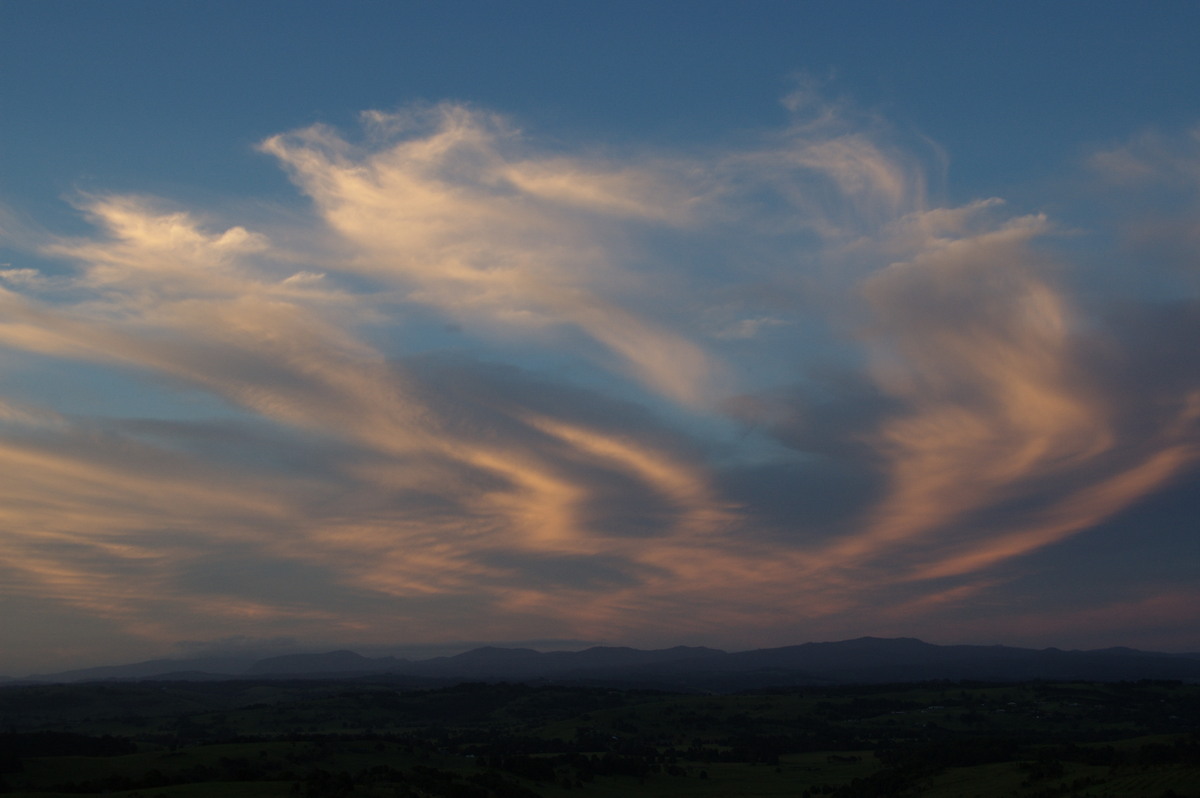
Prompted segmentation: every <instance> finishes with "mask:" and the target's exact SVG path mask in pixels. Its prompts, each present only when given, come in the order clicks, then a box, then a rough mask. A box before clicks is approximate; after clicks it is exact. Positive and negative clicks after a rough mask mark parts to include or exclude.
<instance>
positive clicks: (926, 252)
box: [0, 91, 1200, 642]
mask: <svg viewBox="0 0 1200 798" xmlns="http://www.w3.org/2000/svg"><path fill="white" fill-rule="evenodd" d="M787 106H788V108H789V111H790V113H791V114H792V122H791V123H790V124H789V125H788V126H786V128H785V129H784V130H782V131H779V132H776V133H773V134H770V135H764V136H762V137H761V138H760V139H759V140H758V141H757V142H756V143H754V144H752V145H748V146H746V147H744V148H742V149H740V150H729V149H727V150H724V151H710V152H708V153H704V154H703V155H698V154H696V153H695V152H690V153H669V154H664V153H662V152H658V153H654V154H635V155H630V154H628V153H625V154H619V155H616V154H612V153H608V154H606V155H598V154H595V153H596V150H592V151H588V152H584V153H583V154H573V153H564V152H563V151H562V148H555V149H551V148H549V147H545V146H542V145H539V143H538V142H537V141H536V139H534V138H532V137H530V136H527V135H525V134H523V133H522V132H521V131H519V130H518V129H517V128H516V127H515V125H514V124H513V123H512V122H510V121H508V120H506V119H504V118H503V117H500V116H498V115H496V114H492V113H489V112H485V111H481V110H478V109H472V108H468V107H464V106H460V105H453V104H443V105H437V106H432V107H423V108H416V109H409V110H404V111H400V112H396V113H386V114H385V113H374V112H373V113H369V114H366V115H365V116H364V125H365V133H364V134H363V137H362V139H361V140H359V141H352V140H351V139H350V138H348V137H347V136H346V135H345V134H343V133H341V132H338V131H335V130H332V129H330V128H325V127H312V128H308V129H305V130H300V131H296V132H293V133H288V134H283V135H279V136H274V137H271V138H269V139H267V140H266V141H265V142H263V144H262V150H263V151H264V152H265V153H267V154H269V155H271V156H273V157H274V158H276V159H278V161H279V162H280V163H281V164H282V165H283V166H284V167H285V168H286V170H287V172H288V174H289V175H290V176H291V177H292V179H293V181H294V182H295V183H296V185H297V186H298V187H299V189H300V190H301V191H302V192H303V194H304V195H305V197H307V201H308V202H309V203H310V206H309V210H308V211H307V216H306V218H305V219H304V221H303V223H301V224H297V225H296V226H295V227H290V226H288V225H287V224H280V223H278V222H276V223H274V224H271V225H268V224H265V223H256V220H255V219H234V220H230V219H228V218H225V217H223V216H222V214H221V213H220V212H219V211H218V209H208V210H207V211H201V210H180V209H177V208H170V207H167V206H165V205H164V204H163V203H162V202H161V201H158V200H152V199H149V198H145V197H131V196H104V195H95V196H88V197H84V198H82V199H81V200H80V208H81V211H82V212H83V213H84V214H85V215H86V217H87V218H88V219H89V220H90V221H91V222H92V223H93V224H94V226H95V230H96V232H95V233H94V234H93V235H88V236H80V237H73V238H68V237H49V236H46V235H44V234H38V235H37V236H35V239H36V245H34V246H33V249H32V250H27V251H28V252H29V254H28V257H26V260H27V261H28V263H16V262H14V263H13V264H11V265H10V266H6V268H5V269H4V270H0V345H3V346H4V347H5V349H6V351H8V352H9V353H17V354H20V357H21V358H23V360H22V361H21V363H22V365H21V368H23V369H33V370H35V371H36V369H37V368H38V367H39V365H40V366H42V367H46V368H49V367H52V366H55V367H57V366H58V365H59V364H64V363H65V364H85V365H87V366H88V368H90V369H92V371H91V372H89V373H90V374H92V375H93V376H91V377H88V378H87V379H93V380H94V379H104V377H97V376H96V375H97V374H99V375H111V377H112V379H118V378H119V379H120V380H126V381H134V384H138V385H141V386H144V390H145V391H146V393H147V396H149V397H150V398H151V399H152V400H153V402H156V403H157V405H158V406H160V407H161V408H162V413H161V415H160V417H159V418H157V419H154V418H143V417H138V414H137V413H129V414H111V413H109V414H105V413H99V412H97V413H94V414H81V413H79V412H78V410H77V409H76V410H74V411H72V410H70V409H68V407H67V406H65V405H62V404H60V403H59V402H58V400H57V399H56V397H53V396H44V395H43V396H40V397H39V396H37V395H36V391H35V390H33V389H32V388H31V389H30V390H28V391H25V392H17V393H19V394H20V395H19V396H18V395H17V393H14V395H13V398H12V399H11V400H5V401H4V402H3V403H2V404H0V430H2V437H0V469H2V470H3V472H4V473H5V474H6V475H10V476H7V477H6V479H5V480H4V482H3V484H2V485H0V507H3V508H4V509H3V511H2V516H3V521H4V527H5V529H6V530H7V532H6V534H5V535H4V537H3V538H2V539H0V551H2V552H3V554H4V560H5V563H6V565H5V567H4V570H3V580H4V589H5V590H6V591H7V592H8V593H9V594H10V595H19V596H23V597H30V596H34V597H37V598H38V599H39V600H45V601H47V602H50V603H52V604H53V605H54V606H57V607H60V608H66V609H63V611H64V612H76V613H81V614H83V615H86V616H89V617H102V618H105V619H107V621H106V622H108V623H111V624H113V625H115V626H116V627H118V628H120V629H123V630H124V631H125V632H126V633H128V634H131V635H140V636H142V637H144V638H146V639H152V640H176V639H180V638H189V639H203V638H205V637H206V636H207V637H212V638H221V637H228V636H229V635H248V636H256V635H262V634H264V633H266V634H269V635H281V636H288V637H295V638H299V639H304V638H314V637H316V638H319V639H322V640H326V639H345V640H353V639H370V640H375V641H383V640H385V639H386V638H388V637H389V636H398V635H405V636H407V637H406V639H409V640H423V641H429V642H436V641H438V640H448V639H463V638H466V637H474V638H479V639H487V638H489V637H491V638H495V637H513V638H532V637H538V636H546V635H551V636H561V637H572V638H586V639H593V640H594V639H624V640H636V639H638V638H639V635H640V636H643V637H648V636H650V635H651V634H652V630H655V629H664V628H669V629H672V630H674V633H675V634H676V635H677V637H678V639H700V638H702V637H704V636H708V638H707V639H714V640H717V641H721V640H733V639H739V636H745V638H746V639H747V640H749V639H750V638H751V637H754V638H755V640H757V641H765V640H767V639H768V638H770V637H771V635H772V634H787V633H789V630H793V629H795V628H797V627H796V624H797V623H798V621H797V619H803V622H804V623H807V624H809V626H808V627H807V628H809V629H820V628H830V629H832V628H834V627H835V626H836V624H837V623H842V624H844V625H848V626H854V627H855V628H856V629H859V630H862V631H869V630H870V629H878V628H879V626H873V625H872V624H874V623H878V624H899V623H901V622H902V621H904V620H905V619H903V618H899V617H898V616H897V613H898V612H900V611H899V610H897V609H896V608H904V611H903V613H902V614H907V616H906V617H907V620H908V621H909V622H911V623H912V624H914V625H918V626H919V625H920V624H921V623H927V622H929V623H931V622H932V621H930V620H928V619H934V618H937V617H939V613H944V612H946V608H947V607H951V606H954V605H956V604H958V603H961V602H970V601H976V600H985V597H989V596H990V597H993V598H991V599H986V600H997V599H995V598H994V597H996V596H1002V595H1004V591H1005V590H1006V589H1008V587H1007V586H1008V583H1009V580H1010V576H1011V575H1010V574H1009V572H1007V571H1006V570H1005V569H1006V568H1010V567H1011V565H1012V563H1013V562H1015V561H1018V560H1021V559H1022V558H1028V557H1030V556H1031V555H1033V554H1034V553H1036V552H1038V551H1039V550H1042V549H1044V548H1045V547H1047V546H1050V545H1053V544H1056V543H1060V542H1062V541H1064V540H1066V539H1068V538H1070V537H1071V536H1074V535H1077V534H1080V533H1083V532H1086V531H1087V530H1089V529H1091V528H1093V527H1095V526H1096V525H1097V524H1100V523H1102V522H1104V521H1106V520H1109V519H1112V518H1113V517H1115V516H1117V515H1118V514H1119V513H1121V512H1122V511H1124V510H1126V509H1127V508H1129V507H1132V506H1134V505H1136V504H1137V503H1138V502H1140V501H1142V500H1144V499H1145V498H1147V497H1150V496H1153V495H1154V494H1155V492H1156V491H1158V490H1160V489H1162V488H1163V487H1164V486H1167V485H1170V484H1172V481H1173V480H1177V479H1179V478H1180V477H1181V476H1182V475H1184V474H1188V473H1192V470H1194V467H1195V462H1196V459H1197V455H1198V454H1200V449H1198V448H1197V447H1198V441H1197V416H1198V412H1200V411H1198V410H1197V408H1200V382H1198V381H1197V377H1196V376H1195V375H1196V374H1197V373H1200V372H1197V371H1195V370H1188V369H1186V368H1184V369H1180V368H1175V364H1173V363H1172V362H1171V361H1170V360H1169V359H1164V358H1162V356H1161V352H1162V351H1163V349H1162V348H1163V345H1164V341H1176V344H1178V341H1177V339H1178V338H1179V337H1180V336H1181V335H1183V334H1185V333H1192V332H1195V331H1197V330H1200V325H1198V324H1197V323H1196V318H1198V316H1197V314H1196V307H1197V304H1196V293H1195V290H1194V289H1195V285H1194V283H1192V284H1191V286H1192V288H1191V289H1190V290H1191V293H1187V292H1186V291H1185V292H1184V293H1182V294H1179V295H1177V296H1176V297H1175V298H1173V299H1172V300H1171V302H1172V303H1173V304H1172V305H1171V308H1173V310H1170V312H1167V311H1166V310H1164V309H1163V308H1164V305H1163V303H1164V302H1165V300H1163V298H1162V297H1149V298H1145V297H1142V298H1136V297H1135V298H1130V297H1127V296H1126V297H1116V296H1109V295H1107V294H1105V293H1104V291H1103V290H1102V289H1100V288H1097V285H1099V284H1096V285H1089V283H1088V277H1087V270H1088V268H1104V269H1114V268H1134V267H1133V266H1128V265H1126V264H1124V263H1118V264H1114V262H1113V261H1112V259H1111V258H1098V259H1097V263H1099V264H1100V265H1099V266H1096V267H1093V266H1092V265H1091V264H1090V263H1089V262H1088V261H1087V259H1088V258H1089V257H1090V255H1089V253H1087V252H1086V251H1083V250H1081V249H1080V248H1078V247H1075V248H1073V249H1072V248H1068V247H1061V246H1058V243H1059V241H1058V236H1059V231H1058V228H1057V227H1056V225H1055V222H1054V220H1053V219H1052V218H1048V217H1047V216H1046V215H1044V214H1042V213H1038V212H1033V213H1023V212H1010V211H1008V210H1007V209H1006V207H1005V206H1004V204H1003V203H1002V202H1000V201H999V200H996V199H981V200H978V201H975V202H972V203H969V204H967V205H964V206H960V207H939V206H938V204H937V203H936V202H935V201H934V200H932V199H931V198H930V196H929V191H928V189H927V183H928V182H930V178H929V177H928V176H927V175H928V174H930V173H936V172H937V170H938V169H939V168H940V167H939V166H938V165H937V164H936V163H935V164H934V165H932V166H925V167H922V158H921V157H918V156H917V155H914V154H912V151H911V150H907V149H905V147H904V145H903V143H902V141H901V138H900V137H899V136H898V135H897V134H896V133H895V132H894V131H893V130H892V129H891V128H889V127H888V126H887V125H886V124H885V123H883V122H882V121H881V120H879V119H877V118H875V117H872V116H870V115H867V114H864V113H862V112H859V111H855V110H854V109H853V108H852V107H850V106H849V105H848V104H845V103H842V104H836V103H833V104H831V103H827V102H824V101H822V100H820V99H819V97H818V96H817V95H815V94H813V93H812V92H811V91H807V93H802V94H797V95H796V96H794V97H792V98H790V99H789V100H788V102H787ZM1190 146H1191V145H1187V146H1185V145H1182V144H1178V145H1176V144H1172V145H1171V146H1170V147H1167V146H1166V145H1163V144H1162V143H1161V142H1160V141H1159V140H1158V139H1154V138H1150V139H1145V140H1141V141H1139V142H1136V143H1135V144H1133V145H1131V146H1130V147H1127V148H1121V149H1114V150H1111V151H1109V152H1105V153H1101V154H1099V155H1096V156H1095V157H1094V158H1093V161H1092V165H1093V166H1094V167H1095V169H1096V170H1098V172H1099V173H1100V174H1101V175H1103V176H1104V178H1105V179H1106V180H1111V181H1116V182H1117V183H1119V184H1120V185H1121V186H1128V185H1130V184H1131V183H1137V184H1138V185H1140V186H1145V187H1147V188H1146V190H1154V191H1157V190H1164V191H1166V190H1169V191H1173V192H1176V193H1178V192H1185V193H1186V192H1195V190H1196V188H1197V187H1198V186H1197V181H1196V175H1200V170H1197V169H1196V168H1195V164H1196V163H1200V159H1197V158H1196V157H1195V154H1194V150H1193V149H1189V147H1190ZM935 156H936V153H935ZM926 160H928V159H926ZM934 160H936V157H935V158H934ZM937 179H940V178H936V177H935V182H936V180H937ZM1189 181H1190V182H1189ZM1155 186H1160V187H1162V186H1165V188H1161V189H1156V188H1154V187H1155ZM1189 196H1191V195H1189ZM1173 207H1174V206H1173ZM1192 207H1193V210H1194V207H1200V206H1192ZM1157 218H1159V219H1160V221H1161V220H1162V219H1165V218H1167V217H1157ZM1152 222H1153V220H1152V219H1150V218H1148V217H1146V216H1145V215H1143V217H1142V218H1141V219H1140V221H1138V222H1137V223H1136V224H1132V223H1131V226H1130V227H1129V229H1128V231H1127V233H1128V235H1127V236H1126V239H1125V240H1126V242H1127V246H1128V247H1129V248H1130V249H1129V251H1133V250H1137V251H1139V252H1141V253H1143V254H1144V255H1146V257H1147V258H1153V257H1157V258H1158V260H1159V261H1162V262H1163V263H1164V265H1163V268H1164V269H1165V270H1167V271H1169V272H1170V273H1171V274H1172V275H1173V277H1172V279H1173V280H1175V283H1173V285H1176V286H1181V285H1187V280H1188V279H1191V277H1192V276H1194V271H1192V272H1188V271H1187V270H1186V269H1183V268H1182V267H1181V266H1180V264H1181V263H1184V262H1185V260H1186V259H1182V258H1180V257H1179V253H1181V252H1184V251H1190V252H1192V253H1193V254H1194V243H1195V238H1194V234H1195V230H1196V229H1200V228H1196V227H1195V225H1194V219H1192V218H1191V217H1190V216H1187V215H1186V213H1183V214H1181V213H1174V214H1173V215H1171V216H1170V218H1169V224H1167V223H1164V224H1159V225H1157V226H1156V225H1155V224H1153V223H1152ZM1164 242H1165V243H1164ZM1163 247H1165V249H1164V248H1163ZM1164 252H1166V253H1167V254H1165V255H1164V254H1163V253H1164ZM1156 253H1157V254H1156ZM38 258H42V259H52V260H55V261H57V262H60V263H65V264H68V265H69V266H70V269H71V271H70V272H69V273H68V274H66V275H64V274H62V273H59V274H55V275H53V276H48V275H47V274H45V273H43V272H42V271H40V270H38V269H37V268H36V267H35V266H36V263H37V259H38ZM1193 261H1194V258H1193ZM1138 267H1139V268H1140V265H1139V266H1138ZM1181 275H1182V276H1181ZM1118 300H1119V301H1118ZM1160 311H1161V312H1160ZM430 318H433V319H436V320H438V321H439V322H440V323H441V325H442V326H441V327H440V328H437V326H436V324H434V325H431V323H430V322H429V319H430ZM431 330H432V332H431ZM1156 353H1157V354H1156ZM1156 356H1157V358H1158V359H1155V358H1156ZM1189 357H1190V356H1189ZM1192 360H1194V357H1193V358H1192ZM1188 362H1191V361H1190V360H1189V361H1188ZM5 367H6V365H5V363H4V362H0V368H5ZM12 368H16V367H15V366H12ZM87 379H84V378H83V377H80V380H81V382H80V390H86V389H87ZM198 397H200V398H203V401H204V402H207V403H208V404H196V402H197V401H198V399H197V398H198ZM190 403H191V404H190ZM72 406H75V407H77V405H72ZM198 407H203V408H205V410H204V411H203V412H202V413H201V412H200V411H197V410H196V409H195V408H198ZM213 408H220V412H214V411H213ZM205 414H207V415H205ZM751 478H752V479H753V480H755V481H757V482H758V483H759V484H758V485H757V486H756V485H752V484H750V482H748V480H750V479H751ZM738 485H741V487H737V486H738ZM762 486H770V489H767V488H765V487H762ZM831 486H832V487H833V488H834V489H833V490H831V489H830V487H831ZM847 497H849V498H847ZM1029 567H1031V568H1036V566H1035V565H1030V566H1029ZM300 583H303V584H304V585H305V586H306V589H305V590H303V591H297V590H295V589H294V586H295V585H296V584H300ZM289 586H291V587H289ZM885 605H886V606H889V607H892V608H893V611H892V612H891V613H890V614H888V613H880V612H878V608H879V607H881V606H885ZM872 608H875V611H874V616H875V617H877V618H879V619H881V620H878V621H871V620H870V618H871V617H872V612H873V610H872ZM922 619H925V620H922ZM734 629H736V630H738V631H736V632H734V631H732V630H734ZM315 630H320V631H319V633H318V632H316V631H315ZM746 630H757V631H746Z"/></svg>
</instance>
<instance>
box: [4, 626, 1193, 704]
mask: <svg viewBox="0 0 1200 798" xmlns="http://www.w3.org/2000/svg"><path fill="white" fill-rule="evenodd" d="M365 677H370V678H379V679H389V680H394V681H397V682H398V683H400V682H403V683H407V684H421V685H436V684H446V683H457V682H463V681H513V682H535V683H546V682H555V683H568V684H569V683H574V684H581V685H611V686H619V687H650V688H658V689H667V690H707V691H736V690H746V689H755V688H767V687H782V686H801V685H829V684H870V683H883V682H914V681H930V680H954V681H999V682H1005V681H1029V680H1036V679H1042V680H1048V681H1074V680H1079V681H1137V680H1141V679H1170V680H1184V681H1200V654H1167V653H1161V652H1148V651H1138V650H1136V649H1131V648H1124V647H1115V648H1106V649H1100V650H1096V651H1063V650H1060V649H1057V648H1047V649H1040V650H1039V649H1028V648H1014V647H1009V646H975V645H970V646H968V645H952V646H939V645H933V644H930V643H925V642H923V641H921V640H917V639H915V638H891V639H888V638H877V637H860V638H856V639H853V640H843V641H840V642H829V643H803V644H800V645H795V646H784V647H781V648H764V649H756V650H753V651H740V652H735V653H729V652H726V651H721V650H719V649H712V648H703V647H689V646H676V647H674V648H666V649H654V650H642V649H636V648H625V647H611V646H597V647H594V648H589V649H585V650H583V651H549V652H539V651H535V650H534V649H530V648H504V647H497V646H487V647H483V648H477V649H473V650H471V651H466V652H463V653H461V654H457V655H455V656H450V657H435V658H432V659H426V660H418V661H409V660H405V659H396V658H395V657H378V658H372V657H365V656H363V655H361V654H358V653H356V652H353V651H349V650H339V651H329V652H323V653H311V654H288V655H283V656H273V657H267V658H265V659H258V660H254V661H245V660H238V659H234V658H224V659H219V658H207V659H192V660H151V661H148V662H141V663H135V664H132V665H117V666H107V667H102V668H88V669H85V670H78V671H66V672H63V673H56V674H48V675H43V676H31V677H28V678H27V679H22V680H12V681H8V682H4V684H16V683H19V682H24V683H28V682H30V681H38V682H79V681H103V680H151V679H156V680H178V681H198V680H213V679H297V678H303V679H332V678H365Z"/></svg>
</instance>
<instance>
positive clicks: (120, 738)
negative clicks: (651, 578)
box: [0, 678, 1200, 798]
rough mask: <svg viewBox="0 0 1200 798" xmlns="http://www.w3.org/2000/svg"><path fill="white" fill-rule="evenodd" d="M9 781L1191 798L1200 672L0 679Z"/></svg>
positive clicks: (472, 792)
mask: <svg viewBox="0 0 1200 798" xmlns="http://www.w3.org/2000/svg"><path fill="white" fill-rule="evenodd" d="M0 792H2V793H4V794H5V795H6V796H34V795H37V796H48V795H58V796H67V795H81V794H82V795H95V794H106V795H112V796H129V797H132V796H141V797H142V798H185V797H186V798H199V797H200V796H221V797H222V798H239V796H320V798H326V797H330V798H337V796H379V797H380V798H383V797H384V796H387V797H388V798H391V797H392V796H396V797H409V796H413V797H415V796H429V797H430V798H432V797H434V796H437V797H441V796H446V797H447V798H489V797H494V798H530V797H532V796H545V798H558V797H559V796H580V798H583V797H584V796H595V797H596V798H600V797H601V796H681V797H682V796H700V797H703V796H763V797H764V798H765V797H766V796H791V797H792V798H799V796H841V797H842V798H849V797H851V796H907V795H914V796H915V795H920V796H946V798H962V797H964V796H988V797H992V796H994V797H995V798H1001V797H1002V796H1025V797H1027V798H1033V797H1034V796H1036V797H1038V798H1051V797H1052V796H1114V797H1115V796H1128V797H1129V798H1158V797H1159V796H1188V797H1189V798H1193V797H1195V798H1200V685H1194V684H1182V683H1177V682H1149V681H1146V682H1137V683H1132V682H1126V683H1050V682H1045V683H1022V684H1011V683H1010V684H980V683H953V682H927V683H919V684H901V685H871V686H859V687H848V686H840V687H815V688H787V689H780V690H775V691H766V690H764V691H756V692H748V693H739V694H732V695H700V694H682V693H663V692H653V691H644V690H618V689H606V688H594V687H569V686H527V685H515V684H462V685H459V686H456V687H448V688H439V689H431V690H402V689H399V688H398V686H397V685H396V684H395V683H389V682H388V681H387V680H386V679H378V678H377V679H367V680H344V681H337V682H330V681H311V682H301V681H296V682H285V681H279V680H272V681H227V682H140V683H92V684H72V685H27V686H20V687H8V688H4V689H0Z"/></svg>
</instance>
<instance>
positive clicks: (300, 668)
mask: <svg viewBox="0 0 1200 798" xmlns="http://www.w3.org/2000/svg"><path fill="white" fill-rule="evenodd" d="M398 662H400V660H397V659H395V658H394V657H380V658H378V659H373V658H371V657H364V656H362V655H361V654H356V653H354V652H353V651H330V652H328V653H325V654H282V655H280V656H277V657H267V658H266V659H260V660H259V661H257V662H255V663H254V664H253V665H251V666H250V667H249V668H248V669H247V670H246V674H247V675H252V676H258V675H270V676H282V675H286V676H309V675H317V674H322V675H338V676H341V675H346V674H361V673H372V672H374V673H378V672H380V671H385V670H389V669H391V668H392V667H394V666H395V665H396V664H397V663H398Z"/></svg>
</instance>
